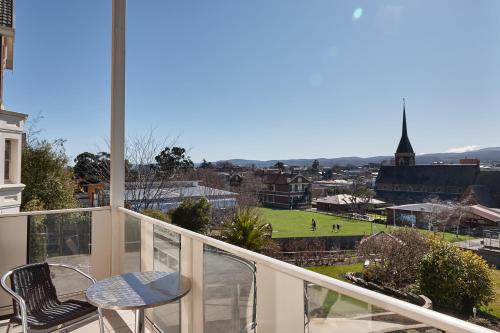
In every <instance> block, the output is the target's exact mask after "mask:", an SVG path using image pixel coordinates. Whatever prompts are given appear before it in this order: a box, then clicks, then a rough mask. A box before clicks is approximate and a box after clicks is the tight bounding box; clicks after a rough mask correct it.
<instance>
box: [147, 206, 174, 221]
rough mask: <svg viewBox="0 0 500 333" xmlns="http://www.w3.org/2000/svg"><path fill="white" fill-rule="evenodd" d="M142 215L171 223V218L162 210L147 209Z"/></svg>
mask: <svg viewBox="0 0 500 333" xmlns="http://www.w3.org/2000/svg"><path fill="white" fill-rule="evenodd" d="M142 213H143V214H144V215H146V216H149V217H152V218H154V219H157V220H160V221H164V222H169V223H170V217H169V215H168V214H167V213H164V212H162V211H161V210H156V209H145V210H143V211H142Z"/></svg>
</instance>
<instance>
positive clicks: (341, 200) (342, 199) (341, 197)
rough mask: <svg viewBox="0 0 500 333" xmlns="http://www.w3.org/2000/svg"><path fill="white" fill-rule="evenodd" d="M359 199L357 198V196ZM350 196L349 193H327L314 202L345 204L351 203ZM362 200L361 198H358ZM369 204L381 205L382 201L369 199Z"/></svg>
mask: <svg viewBox="0 0 500 333" xmlns="http://www.w3.org/2000/svg"><path fill="white" fill-rule="evenodd" d="M358 199H359V198H358ZM351 200H352V196H351V195H349V194H337V195H329V196H327V197H324V198H320V199H317V200H316V202H321V203H327V204H333V205H347V204H350V203H352V201H351ZM360 201H362V199H360ZM369 203H370V204H372V205H383V204H385V202H384V201H381V200H377V199H370V202H369Z"/></svg>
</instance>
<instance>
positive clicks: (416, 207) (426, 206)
mask: <svg viewBox="0 0 500 333" xmlns="http://www.w3.org/2000/svg"><path fill="white" fill-rule="evenodd" d="M387 209H393V210H402V211H407V212H425V213H432V212H435V211H437V210H441V209H450V207H449V206H446V205H442V204H435V203H430V202H425V203H417V204H409V205H401V206H391V207H387Z"/></svg>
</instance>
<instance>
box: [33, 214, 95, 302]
mask: <svg viewBox="0 0 500 333" xmlns="http://www.w3.org/2000/svg"><path fill="white" fill-rule="evenodd" d="M91 220H92V217H91V212H80V213H63V214H48V215H32V216H29V217H28V230H29V232H28V258H27V259H28V260H27V261H28V262H29V263H35V262H43V261H47V262H49V263H60V264H67V265H71V266H76V267H78V268H80V269H81V270H83V271H84V272H86V273H89V266H90V243H91V239H90V237H91ZM51 271H52V273H53V274H54V277H53V280H54V284H55V286H56V289H57V292H58V294H60V295H62V294H69V293H73V292H79V291H83V290H85V289H86V288H87V287H88V286H89V281H88V280H87V279H86V278H84V277H82V276H81V275H79V274H78V273H76V272H74V271H71V270H68V269H62V268H52V269H51Z"/></svg>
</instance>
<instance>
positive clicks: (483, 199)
mask: <svg viewBox="0 0 500 333" xmlns="http://www.w3.org/2000/svg"><path fill="white" fill-rule="evenodd" d="M463 198H464V199H465V200H467V202H468V203H471V204H472V203H478V204H480V205H482V206H486V207H495V206H496V205H497V204H496V202H495V199H493V197H492V195H491V191H490V189H489V188H488V186H486V185H472V186H469V188H468V189H467V191H466V192H465V193H464V195H463Z"/></svg>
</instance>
